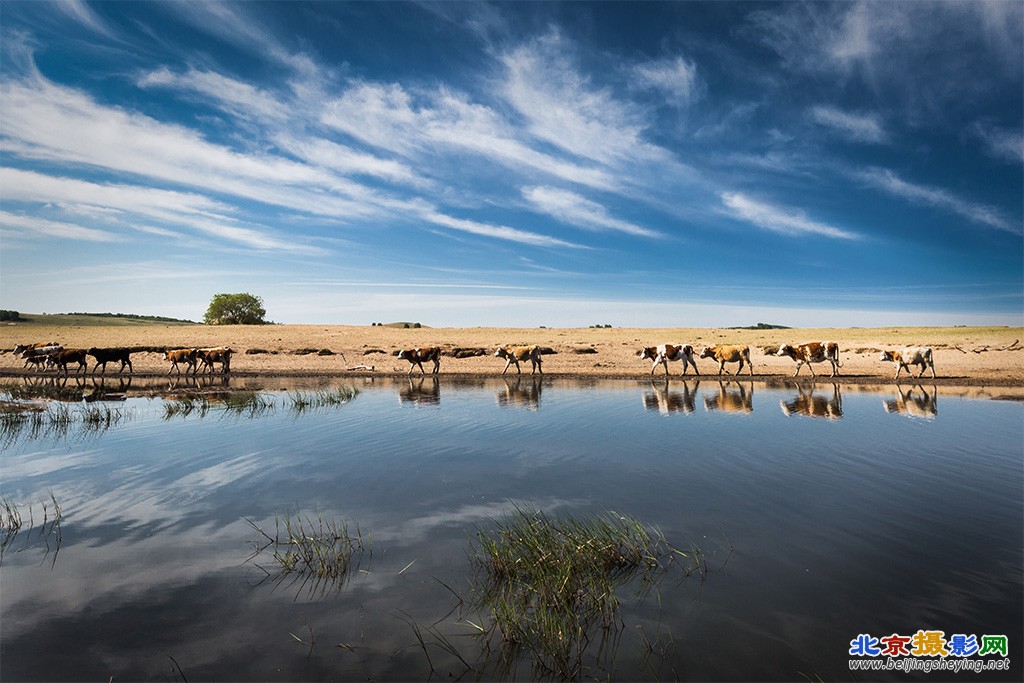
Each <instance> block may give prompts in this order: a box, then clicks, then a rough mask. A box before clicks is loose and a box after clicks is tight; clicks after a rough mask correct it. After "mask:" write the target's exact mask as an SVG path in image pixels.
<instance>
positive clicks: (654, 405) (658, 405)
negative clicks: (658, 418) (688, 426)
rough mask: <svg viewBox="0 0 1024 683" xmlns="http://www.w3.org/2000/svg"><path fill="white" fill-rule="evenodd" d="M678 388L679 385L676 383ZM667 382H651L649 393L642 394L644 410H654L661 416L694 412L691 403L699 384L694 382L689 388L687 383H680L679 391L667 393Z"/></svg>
mask: <svg viewBox="0 0 1024 683" xmlns="http://www.w3.org/2000/svg"><path fill="white" fill-rule="evenodd" d="M676 386H677V387H678V386H679V384H678V383H677V384H676ZM668 387H669V384H668V380H667V379H666V380H665V381H664V382H661V383H658V382H653V381H652V382H651V391H647V392H644V408H646V409H647V410H652V411H654V410H656V411H658V412H659V413H661V414H662V415H668V414H669V413H684V414H689V413H692V412H693V411H694V406H693V402H694V399H695V398H696V397H697V389H698V388H699V387H700V382H694V383H693V388H692V389H691V388H690V383H689V382H683V383H682V390H681V391H669V388H668Z"/></svg>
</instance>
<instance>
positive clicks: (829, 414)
mask: <svg viewBox="0 0 1024 683" xmlns="http://www.w3.org/2000/svg"><path fill="white" fill-rule="evenodd" d="M815 389H816V387H815V386H814V385H811V388H810V390H805V389H804V387H802V386H801V387H799V392H800V393H798V394H797V396H796V398H794V399H793V400H792V401H779V407H781V408H782V412H783V413H785V414H786V415H806V416H807V417H823V418H825V419H828V420H839V419H842V417H843V396H842V394H841V393H840V392H839V385H838V384H833V385H832V397H831V398H829V397H827V396H815V394H814V390H815Z"/></svg>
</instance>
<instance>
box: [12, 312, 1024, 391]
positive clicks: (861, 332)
mask: <svg viewBox="0 0 1024 683" xmlns="http://www.w3.org/2000/svg"><path fill="white" fill-rule="evenodd" d="M49 341H54V342H57V343H59V344H61V345H62V346H64V347H65V348H83V349H88V348H91V347H98V348H111V347H127V348H131V349H133V350H134V351H133V353H132V363H133V365H134V372H135V374H136V375H141V376H161V375H165V374H166V373H167V372H168V370H169V368H170V364H169V363H168V362H167V361H166V360H164V357H163V353H162V351H163V350H164V349H172V348H208V347H217V346H226V347H229V348H231V349H233V351H234V356H233V358H232V363H231V369H232V374H235V375H237V376H278V375H280V376H314V377H331V376H352V375H360V374H364V375H365V374H375V375H405V374H406V373H407V372H408V370H409V364H408V363H407V362H406V361H404V360H400V359H399V358H397V357H396V355H395V354H396V353H397V351H398V350H400V349H412V348H417V347H427V346H438V347H441V348H442V349H443V353H444V355H443V356H442V358H441V366H440V374H441V375H456V376H457V375H473V376H494V375H500V374H501V372H502V370H503V368H504V366H505V362H504V361H503V360H502V359H500V358H496V357H494V351H495V349H497V347H498V346H506V345H529V344H536V345H538V346H541V347H542V348H544V349H545V350H546V351H547V352H548V353H546V354H545V355H544V356H543V371H544V374H545V376H548V377H585V378H611V379H624V378H628V379H643V378H646V377H649V376H650V371H651V361H649V360H643V359H641V358H639V357H638V352H639V350H640V349H641V348H643V347H646V346H656V345H658V344H665V343H668V344H691V345H692V346H693V347H694V348H695V349H696V354H698V355H699V353H700V350H701V349H702V348H703V347H704V346H709V345H715V344H733V345H746V346H749V347H750V356H751V361H752V362H753V366H754V368H753V370H754V375H753V377H754V379H762V380H764V379H771V378H780V379H781V378H790V377H792V375H793V372H794V370H795V368H796V364H795V362H794V361H793V360H791V359H790V358H787V357H779V356H776V355H775V350H777V349H778V347H779V345H780V344H783V343H788V344H798V343H806V342H811V341H834V342H837V343H838V344H839V348H840V358H841V361H842V367H841V368H840V377H839V381H840V382H842V383H878V382H891V380H892V379H893V377H894V375H895V373H896V369H895V367H894V366H893V365H892V364H891V363H886V362H883V361H881V360H879V355H880V352H881V351H882V350H883V349H885V350H897V349H900V348H903V347H906V346H928V347H931V348H932V350H933V354H934V360H935V370H936V374H937V376H938V380H937V381H936V382H935V383H937V384H940V385H941V384H954V385H962V386H988V385H991V386H1024V328H1020V327H906V328H845V329H784V330H777V329H776V330H749V329H724V328H723V329H709V328H657V329H655V328H429V327H421V328H409V329H404V328H396V327H388V326H346V325H260V326H248V325H229V326H208V325H186V326H170V325H139V326H114V325H111V326H40V325H22V324H13V325H4V326H2V327H0V348H2V349H3V350H4V352H3V354H2V355H0V375H3V376H21V375H25V374H30V375H31V374H39V373H37V372H36V371H35V370H32V369H28V370H25V369H23V368H22V366H23V364H24V361H23V360H22V359H21V358H16V357H15V356H14V355H13V354H12V353H11V350H12V349H13V348H14V347H15V345H17V344H25V343H36V342H49ZM92 365H93V361H92V360H91V359H90V372H91V371H92ZM117 366H118V364H116V363H115V364H112V365H111V366H109V367H108V369H107V371H108V374H110V373H111V372H113V371H114V370H116V369H117ZM424 367H425V369H426V370H427V372H429V371H430V369H431V367H432V364H431V363H425V364H424ZM697 367H698V368H699V370H700V373H701V376H702V377H703V378H708V379H710V378H716V377H717V375H718V364H717V363H716V362H714V361H713V360H712V359H699V358H698V359H697ZM370 368H372V370H371V369H370ZM727 369H728V370H729V371H731V372H735V370H736V365H735V364H731V365H729V366H727ZM681 370H682V364H681V363H678V362H677V363H672V364H670V372H671V373H672V375H673V377H678V375H679V374H680V372H681ZM918 370H919V368H917V367H913V368H912V371H913V374H914V376H916V374H917V371H918ZM814 371H815V373H817V375H818V377H819V378H820V379H825V380H830V378H829V374H830V373H831V367H830V366H829V364H828V363H821V364H817V365H815V366H814ZM414 372H415V373H416V374H419V369H418V368H417V369H416V370H414ZM508 372H509V373H514V372H515V368H514V366H513V367H512V368H510V369H509V371H508ZM523 372H524V373H529V372H530V364H529V363H528V362H527V363H526V364H524V365H523ZM688 372H689V373H690V374H692V372H693V371H692V369H691V370H689V371H688ZM748 373H749V370H748V368H744V369H743V377H745V378H749V374H748ZM50 374H53V371H50ZM655 376H661V377H664V371H663V370H662V369H661V368H660V367H659V368H657V369H656V370H655ZM800 376H801V377H804V378H806V380H808V381H809V380H810V379H811V375H810V373H809V372H808V369H807V368H806V367H804V368H803V369H802V370H801V371H800ZM905 379H906V380H907V381H911V379H912V378H911V377H908V375H907V373H906V371H904V372H903V373H902V374H901V377H900V380H901V381H904V380H905ZM924 379H925V380H926V381H927V382H928V383H932V380H931V377H930V373H927V372H926V373H925V378H924Z"/></svg>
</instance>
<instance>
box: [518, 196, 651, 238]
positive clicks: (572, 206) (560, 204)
mask: <svg viewBox="0 0 1024 683" xmlns="http://www.w3.org/2000/svg"><path fill="white" fill-rule="evenodd" d="M523 197H525V198H526V199H527V200H528V201H529V202H530V203H531V204H533V206H534V207H536V208H537V209H538V210H539V211H542V212H544V213H546V214H549V215H551V216H554V217H555V218H557V219H558V220H560V221H563V222H565V223H569V224H572V225H576V226H579V227H581V228H585V229H587V230H614V231H617V232H624V233H626V234H628V235H636V236H639V237H662V236H663V235H662V234H661V233H659V232H657V231H655V230H649V229H647V228H643V227H641V226H639V225H636V224H634V223H630V222H628V221H624V220H620V219H618V218H615V217H614V216H611V215H609V214H608V210H607V209H606V208H605V207H604V206H602V205H600V204H598V203H597V202H593V201H591V200H589V199H586V198H585V197H581V196H580V195H578V194H576V193H575V192H569V191H568V190H562V189H559V188H554V187H527V188H523Z"/></svg>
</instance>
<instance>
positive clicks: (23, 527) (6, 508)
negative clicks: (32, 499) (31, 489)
mask: <svg viewBox="0 0 1024 683" xmlns="http://www.w3.org/2000/svg"><path fill="white" fill-rule="evenodd" d="M39 507H41V508H42V521H41V522H39V524H38V527H37V523H36V513H35V510H34V508H33V506H32V503H27V504H18V503H16V502H14V501H13V500H12V499H11V498H8V497H7V496H0V563H2V562H3V557H4V553H5V552H6V551H7V550H8V549H9V548H10V547H11V546H12V545H14V541H15V539H16V538H17V537H18V535H19V534H22V533H23V532H24V538H25V546H24V548H21V549H20V550H25V549H27V548H28V547H29V544H30V543H33V542H38V541H42V542H43V543H44V544H45V546H46V550H45V553H44V557H45V556H49V555H50V552H51V551H53V556H52V559H51V562H50V566H51V567H52V566H53V564H54V563H56V561H57V554H58V553H60V544H61V521H62V520H63V518H64V513H63V511H62V510H61V506H60V503H59V502H57V498H56V497H55V496H54V495H53V492H52V491H51V492H50V500H49V502H47V501H46V500H43V501H42V503H41V504H40V505H39ZM22 508H24V509H25V510H26V513H25V515H23V514H22V511H21V510H22ZM26 516H27V519H26ZM33 531H36V533H35V534H33Z"/></svg>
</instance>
